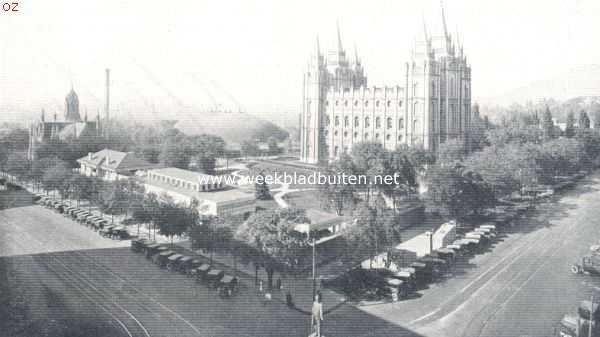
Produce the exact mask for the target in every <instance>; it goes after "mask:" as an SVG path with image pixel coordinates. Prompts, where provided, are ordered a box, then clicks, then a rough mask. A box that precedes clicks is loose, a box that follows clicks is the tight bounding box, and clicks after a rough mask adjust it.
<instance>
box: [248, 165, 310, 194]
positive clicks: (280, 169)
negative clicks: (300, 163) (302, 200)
mask: <svg viewBox="0 0 600 337" xmlns="http://www.w3.org/2000/svg"><path fill="white" fill-rule="evenodd" d="M244 171H246V170H244ZM247 171H248V172H247V174H249V175H258V174H259V173H262V174H268V175H271V176H275V175H279V176H283V175H284V174H287V175H288V176H290V177H293V176H294V175H295V176H296V179H297V180H300V179H302V178H300V176H304V177H305V178H304V180H306V177H308V176H310V175H312V174H314V171H311V170H309V169H302V168H299V167H291V166H286V165H285V163H282V164H281V165H278V164H273V163H266V162H257V163H255V164H254V165H252V166H251V167H250V168H249V169H248V170H247ZM240 173H241V172H240ZM282 179H283V178H282ZM316 187H317V186H316V185H311V184H308V182H307V183H306V184H297V183H292V184H290V188H316Z"/></svg>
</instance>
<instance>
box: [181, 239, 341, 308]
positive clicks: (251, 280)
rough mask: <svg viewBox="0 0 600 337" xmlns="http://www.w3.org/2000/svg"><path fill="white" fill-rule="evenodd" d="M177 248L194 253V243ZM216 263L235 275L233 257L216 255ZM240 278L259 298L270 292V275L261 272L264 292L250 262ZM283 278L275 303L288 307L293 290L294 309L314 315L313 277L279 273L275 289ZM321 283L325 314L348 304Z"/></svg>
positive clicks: (239, 268) (240, 267)
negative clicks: (288, 299) (289, 296)
mask: <svg viewBox="0 0 600 337" xmlns="http://www.w3.org/2000/svg"><path fill="white" fill-rule="evenodd" d="M175 245H177V246H180V247H181V248H184V249H187V250H192V249H191V247H190V241H180V242H176V243H175ZM194 252H195V253H196V254H198V255H201V256H204V257H205V258H207V259H208V258H209V256H208V255H207V254H204V253H203V252H202V251H201V250H195V251H194ZM213 261H214V262H216V263H218V264H221V265H224V266H227V267H228V269H230V270H231V272H233V267H232V265H233V260H232V257H231V256H230V255H226V254H222V253H213ZM237 275H238V277H240V279H244V280H245V281H246V284H247V285H248V288H250V289H252V288H254V289H256V292H257V296H264V295H263V294H265V292H267V279H268V278H267V273H266V271H265V270H264V269H263V268H260V269H259V271H258V281H259V283H260V281H262V284H263V291H262V292H260V290H259V287H260V286H259V285H257V284H255V269H254V266H253V265H252V264H251V263H250V264H248V265H243V264H241V263H237ZM280 278H281V288H282V289H281V290H280V289H272V290H271V296H272V298H273V300H274V301H277V302H280V303H282V304H286V294H287V292H288V291H289V292H290V294H291V295H292V301H293V303H294V309H295V310H297V311H299V312H301V313H304V314H306V315H310V312H311V308H312V302H313V297H312V292H313V282H312V278H310V277H306V276H300V277H293V276H285V275H282V274H280V273H275V274H274V275H273V286H274V287H275V286H276V284H277V280H278V279H280ZM319 283H320V282H319V280H317V289H318V290H320V291H321V294H322V296H323V312H324V313H325V314H327V313H329V312H332V311H334V310H335V309H337V308H339V307H340V306H341V305H342V304H344V303H346V299H345V297H344V295H341V294H339V293H337V292H335V291H333V290H331V289H328V288H325V287H321V286H320V284H319Z"/></svg>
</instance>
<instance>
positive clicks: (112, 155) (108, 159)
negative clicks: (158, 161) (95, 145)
mask: <svg viewBox="0 0 600 337" xmlns="http://www.w3.org/2000/svg"><path fill="white" fill-rule="evenodd" d="M77 162H78V163H81V164H86V165H90V166H94V167H100V168H103V169H107V170H111V171H116V172H119V171H133V170H141V169H150V168H155V167H156V165H154V164H151V163H149V162H147V161H145V160H143V159H140V158H138V157H137V156H136V155H135V154H133V153H131V152H120V151H114V150H109V149H104V150H102V151H98V152H96V153H92V154H91V155H87V156H85V157H82V158H79V159H77Z"/></svg>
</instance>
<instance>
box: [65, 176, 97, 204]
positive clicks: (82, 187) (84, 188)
mask: <svg viewBox="0 0 600 337" xmlns="http://www.w3.org/2000/svg"><path fill="white" fill-rule="evenodd" d="M68 184H69V186H71V192H72V196H73V198H75V200H77V207H79V201H80V200H81V199H86V198H89V196H90V195H91V194H92V184H93V182H92V178H90V177H86V176H84V175H81V174H73V175H71V177H70V178H69V181H68Z"/></svg>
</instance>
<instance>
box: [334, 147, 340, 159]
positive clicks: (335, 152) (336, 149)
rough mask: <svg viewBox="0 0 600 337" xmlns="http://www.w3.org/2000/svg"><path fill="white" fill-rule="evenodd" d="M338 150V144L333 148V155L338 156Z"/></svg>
mask: <svg viewBox="0 0 600 337" xmlns="http://www.w3.org/2000/svg"><path fill="white" fill-rule="evenodd" d="M338 152H339V147H338V146H336V147H334V148H333V155H334V156H336V157H337V155H338Z"/></svg>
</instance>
